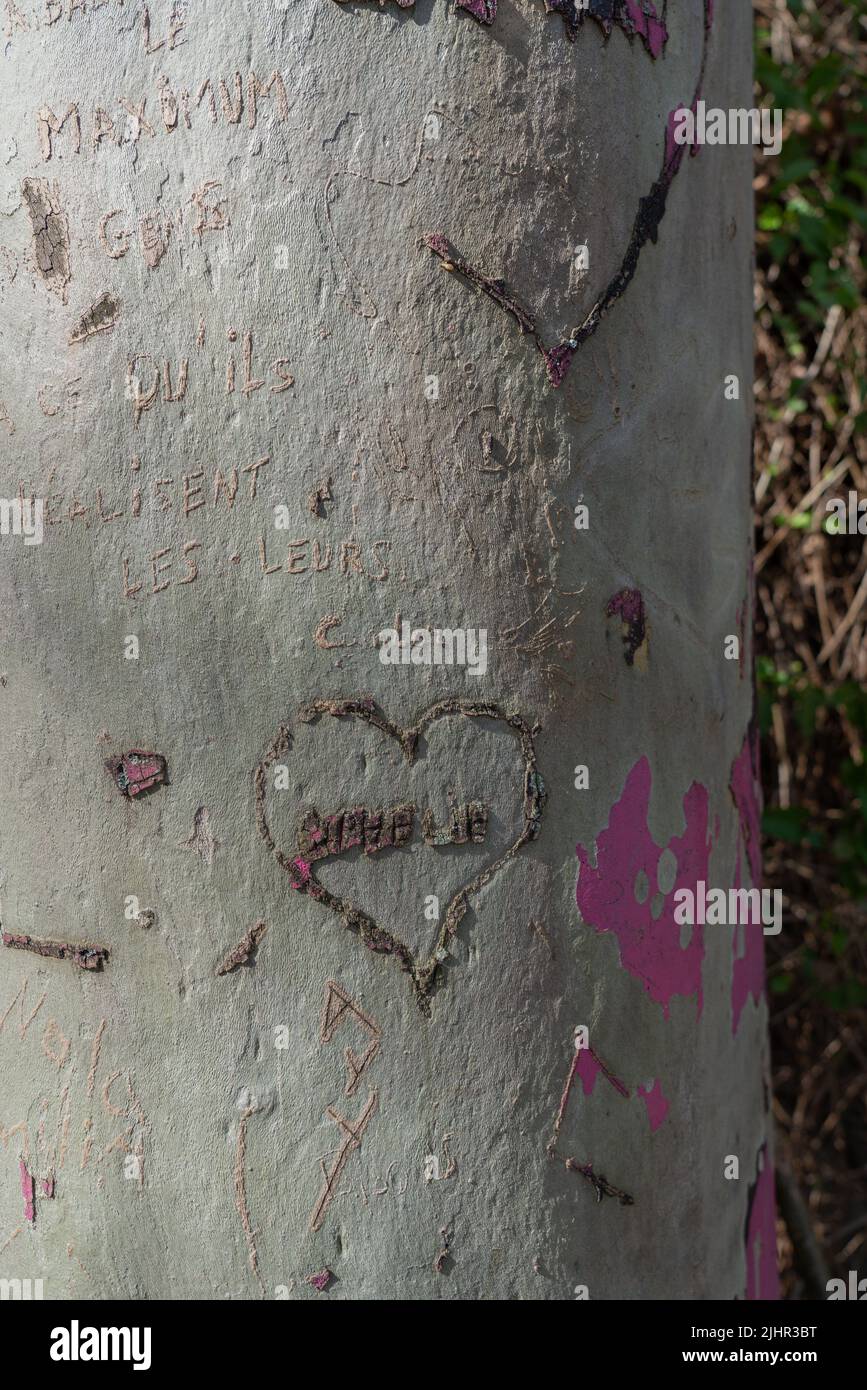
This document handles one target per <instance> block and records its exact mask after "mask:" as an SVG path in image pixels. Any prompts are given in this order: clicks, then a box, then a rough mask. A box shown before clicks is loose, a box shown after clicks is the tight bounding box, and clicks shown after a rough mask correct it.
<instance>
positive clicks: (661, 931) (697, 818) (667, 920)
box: [576, 757, 712, 1018]
mask: <svg viewBox="0 0 867 1390" xmlns="http://www.w3.org/2000/svg"><path fill="white" fill-rule="evenodd" d="M651 781H652V778H651V771H650V763H649V761H648V759H647V758H646V757H645V758H641V759H640V760H639V761H638V762H637V763H636V764H635V766H634V767H633V769H632V771H631V772H630V773H629V776H628V777H627V779H626V784H625V786H624V788H623V793H622V795H621V797H620V800H619V801H617V802H616V803H615V804H614V806H612V808H611V812H610V815H609V818H608V825H607V827H606V829H605V830H603V831H602V832H601V833H600V835H599V838H598V840H597V846H596V868H593V866H592V864H591V863H590V856H589V854H588V853H587V851H586V850H585V848H584V846H583V845H578V846H577V854H578V861H579V865H580V868H579V874H578V885H577V889H576V901H577V903H578V907H579V909H580V912H581V916H582V918H583V919H584V921H585V922H586V923H587V925H588V926H590V927H593V928H594V930H595V931H598V932H613V933H614V935H615V936H616V937H617V940H618V942H619V945H620V963H621V965H622V966H623V968H624V970H628V971H629V973H630V974H631V975H634V976H635V978H636V979H637V980H640V981H641V984H642V987H643V989H644V991H645V993H646V994H648V995H649V996H650V998H651V999H652V1000H653V1001H654V1003H656V1004H659V1005H660V1006H661V1007H662V1011H663V1014H664V1015H665V1017H666V1018H668V1016H669V1012H670V1007H671V1001H672V999H673V998H674V996H675V995H685V996H690V995H694V996H695V998H696V1007H697V1012H698V1013H699V1014H700V1013H701V1007H702V980H701V974H702V962H703V960H704V932H703V928H701V927H698V926H695V927H692V928H691V929H690V937H689V940H688V942H687V943H686V945H683V946H682V945H681V930H682V928H681V927H680V925H679V924H678V923H677V922H675V920H674V893H675V892H676V891H677V889H680V888H689V889H690V891H691V892H695V889H696V884H697V883H698V881H699V879H703V880H704V881H705V882H707V881H708V879H709V872H708V867H709V863H710V851H711V846H712V839H711V835H710V831H709V808H708V794H707V790H706V788H704V787H702V786H701V785H700V784H699V783H697V782H693V784H692V786H691V787H690V789H689V791H688V792H687V793H686V796H685V797H684V798H683V811H684V817H685V819H686V830H685V831H684V833H683V835H679V836H676V837H675V838H674V839H672V840H671V841H670V842H669V845H668V848H669V849H670V850H671V852H672V853H673V854H674V856H675V858H676V860H677V875H676V879H675V883H674V886H673V888H672V891H671V892H670V893H668V894H666V895H665V898H664V900H663V901H662V903H661V905H660V904H659V902H658V899H657V906H658V907H659V911H658V915H657V916H656V917H654V915H653V912H652V907H653V904H654V898H655V897H656V893H657V870H658V867H659V861H660V859H661V857H662V854H663V850H664V849H665V846H663V847H662V848H660V846H659V845H657V844H656V842H655V841H654V839H653V837H652V836H651V834H650V831H649V829H648V827H647V817H648V812H649V809H650V791H651ZM641 873H643V874H645V875H646V878H647V883H648V891H647V893H646V896H645V900H644V902H639V901H638V899H637V898H636V880H637V879H638V877H639V874H641Z"/></svg>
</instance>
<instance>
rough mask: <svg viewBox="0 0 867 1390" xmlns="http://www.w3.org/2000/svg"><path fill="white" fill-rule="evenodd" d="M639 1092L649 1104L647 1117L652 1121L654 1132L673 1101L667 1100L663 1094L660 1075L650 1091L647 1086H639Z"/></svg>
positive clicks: (647, 1104) (651, 1129) (652, 1131)
mask: <svg viewBox="0 0 867 1390" xmlns="http://www.w3.org/2000/svg"><path fill="white" fill-rule="evenodd" d="M638 1094H639V1095H640V1096H641V1099H642V1100H643V1101H644V1104H645V1105H646V1106H647V1118H648V1120H649V1121H650V1131H651V1133H654V1132H655V1131H656V1130H657V1129H659V1126H660V1125H661V1124H662V1123H663V1121H664V1120H665V1117H666V1116H667V1114H668V1112H669V1110H670V1108H671V1102H670V1101H668V1100H666V1098H665V1096H664V1095H663V1094H662V1082H661V1081H660V1080H659V1078H658V1077H657V1079H656V1080H655V1081H654V1083H653V1085H652V1087H651V1088H650V1090H649V1091H648V1089H647V1087H646V1086H639V1088H638Z"/></svg>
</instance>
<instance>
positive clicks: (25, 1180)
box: [18, 1158, 36, 1225]
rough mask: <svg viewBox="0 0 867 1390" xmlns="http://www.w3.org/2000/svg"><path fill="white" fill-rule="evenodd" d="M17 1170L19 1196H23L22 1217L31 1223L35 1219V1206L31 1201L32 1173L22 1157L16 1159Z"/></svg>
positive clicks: (32, 1191)
mask: <svg viewBox="0 0 867 1390" xmlns="http://www.w3.org/2000/svg"><path fill="white" fill-rule="evenodd" d="M18 1172H19V1175H20V1177H21V1196H22V1197H23V1198H24V1219H25V1221H29V1222H30V1223H31V1225H32V1223H33V1222H34V1221H35V1220H36V1207H35V1205H34V1201H33V1198H34V1186H33V1175H32V1174H31V1172H30V1169H29V1168H28V1167H27V1164H26V1163H25V1162H24V1159H23V1158H22V1159H19V1161H18Z"/></svg>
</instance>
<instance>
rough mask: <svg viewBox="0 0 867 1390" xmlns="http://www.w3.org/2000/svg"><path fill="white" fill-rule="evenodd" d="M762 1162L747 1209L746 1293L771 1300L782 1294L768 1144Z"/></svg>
mask: <svg viewBox="0 0 867 1390" xmlns="http://www.w3.org/2000/svg"><path fill="white" fill-rule="evenodd" d="M759 1162H760V1163H761V1164H762V1165H763V1166H762V1170H761V1172H760V1173H759V1174H758V1177H757V1178H756V1181H755V1184H754V1185H753V1187H752V1188H751V1190H750V1197H749V1206H748V1208H747V1237H746V1257H747V1288H746V1296H747V1298H748V1299H750V1300H753V1301H768V1300H774V1299H778V1298H779V1297H780V1281H779V1275H778V1274H777V1222H776V1215H777V1213H776V1202H775V1199H774V1170H773V1168H772V1166H771V1164H770V1161H769V1159H768V1149H767V1145H766V1144H763V1145H762V1148H761V1149H760V1151H759Z"/></svg>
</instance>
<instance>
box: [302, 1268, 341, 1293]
mask: <svg viewBox="0 0 867 1390" xmlns="http://www.w3.org/2000/svg"><path fill="white" fill-rule="evenodd" d="M333 1278H334V1275H333V1274H332V1272H331V1270H330V1269H320V1270H319V1271H318V1273H316V1274H308V1275H307V1280H306V1282H307V1283H308V1284H312V1285H313V1287H314V1289H316V1291H317V1293H324V1292H325V1290H326V1289H327V1288H328V1285H329V1284H330V1283H331V1280H332V1279H333Z"/></svg>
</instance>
